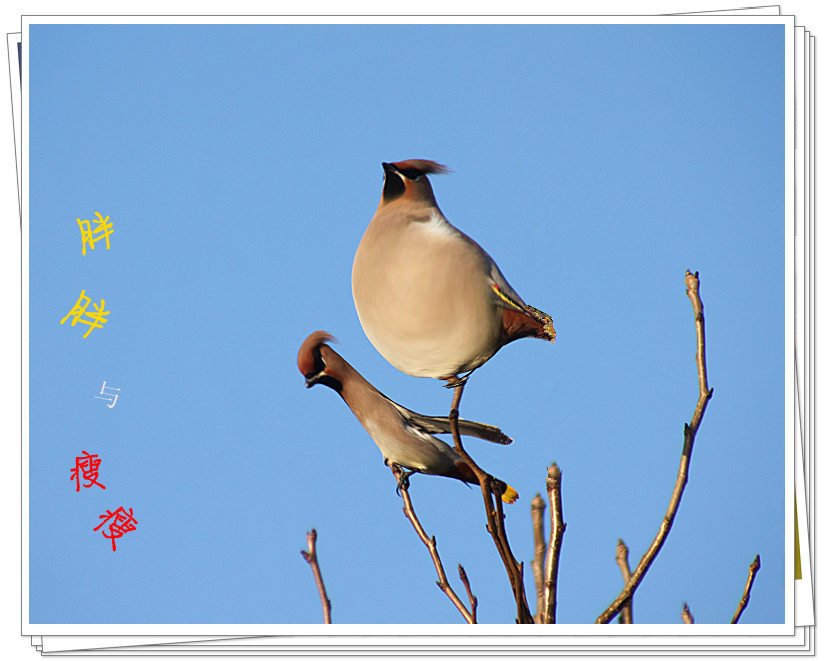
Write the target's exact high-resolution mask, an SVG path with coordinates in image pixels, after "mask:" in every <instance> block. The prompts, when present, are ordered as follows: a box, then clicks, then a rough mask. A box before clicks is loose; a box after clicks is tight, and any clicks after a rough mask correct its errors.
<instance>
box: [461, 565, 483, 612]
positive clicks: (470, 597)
mask: <svg viewBox="0 0 826 661" xmlns="http://www.w3.org/2000/svg"><path fill="white" fill-rule="evenodd" d="M459 578H460V579H462V584H463V585H464V586H465V590H466V591H467V598H468V600H469V601H470V614H471V615H472V616H473V622H476V606H477V605H478V604H479V600H478V599H477V598H476V597H475V596H474V595H473V590H471V589H470V579H469V578H468V577H467V572H466V571H465V568H464V567H462V565H459Z"/></svg>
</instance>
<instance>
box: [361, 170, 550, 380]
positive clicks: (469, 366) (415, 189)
mask: <svg viewBox="0 0 826 661" xmlns="http://www.w3.org/2000/svg"><path fill="white" fill-rule="evenodd" d="M382 167H383V168H384V189H383V191H382V196H381V201H380V202H379V207H378V209H377V210H376V214H375V215H374V216H373V219H372V220H371V221H370V224H369V225H368V226H367V230H366V231H365V232H364V236H362V238H361V242H360V243H359V246H358V249H357V250H356V256H355V259H354V260H353V273H352V288H353V300H354V302H355V304H356V312H357V313H358V317H359V320H360V321H361V326H362V328H363V329H364V333H365V335H367V337H368V339H369V340H370V342H372V344H373V346H374V347H376V349H377V350H378V352H379V353H380V354H381V355H382V356H384V357H385V358H386V359H387V361H388V362H390V364H392V365H393V366H394V367H397V368H398V369H400V370H401V371H402V372H406V373H407V374H411V375H412V376H422V377H432V378H437V379H444V380H447V381H448V385H456V384H458V383H460V382H462V379H459V375H460V374H462V373H464V372H468V373H469V372H472V371H473V370H474V369H476V368H477V367H479V366H480V365H482V364H483V363H485V362H486V361H487V360H489V359H490V358H491V357H492V356H493V355H494V354H495V353H496V352H497V351H499V349H501V348H502V347H503V346H504V345H506V344H508V343H509V342H513V341H514V340H518V339H519V338H522V337H537V338H539V339H543V340H548V341H550V342H553V341H554V339H555V337H556V332H555V330H554V326H553V320H552V319H551V317H550V315H547V314H545V313H544V312H542V311H540V310H537V309H536V308H534V307H531V306H530V305H528V304H527V303H525V302H524V301H523V300H522V299H521V298H520V296H519V294H517V293H516V292H515V291H514V289H513V287H511V286H510V284H508V281H507V280H506V279H505V276H504V275H502V272H501V271H500V270H499V267H498V266H497V265H496V262H494V261H493V259H492V258H491V257H490V255H488V253H486V252H485V251H484V250H483V249H482V247H481V246H480V245H479V244H478V243H476V242H475V241H474V240H473V239H471V238H470V237H469V236H467V235H466V234H464V233H463V232H461V231H459V230H458V229H456V228H455V227H454V226H453V225H451V224H450V223H449V222H448V221H447V219H446V218H445V217H444V215H443V214H442V212H441V210H440V209H439V205H438V204H436V198H435V197H434V195H433V189H432V188H431V186H430V182H429V181H428V179H427V175H428V174H442V173H445V172H447V171H448V170H447V169H446V168H445V167H444V166H442V165H439V164H438V163H434V162H433V161H426V160H420V159H413V160H407V161H400V162H398V163H382ZM468 375H469V374H468ZM464 378H466V377H464Z"/></svg>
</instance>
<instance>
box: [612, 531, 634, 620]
mask: <svg viewBox="0 0 826 661" xmlns="http://www.w3.org/2000/svg"><path fill="white" fill-rule="evenodd" d="M616 561H617V565H618V566H619V569H620V573H621V574H622V580H623V582H624V583H625V584H626V585H628V581H629V580H630V579H631V568H630V567H629V566H628V547H627V546H626V545H625V542H623V541H622V540H621V539H620V540H619V541H618V542H617V557H616ZM632 601H633V600H632V599H629V600H628V601H627V602H626V603H625V606H623V607H622V610H621V611H620V614H619V623H620V624H634V614H633V612H632V610H631V602H632Z"/></svg>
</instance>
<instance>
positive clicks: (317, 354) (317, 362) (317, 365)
mask: <svg viewBox="0 0 826 661" xmlns="http://www.w3.org/2000/svg"><path fill="white" fill-rule="evenodd" d="M313 360H314V363H313V374H319V373H320V372H323V371H324V368H325V367H327V365H326V364H325V363H324V359H323V358H322V357H321V345H319V346H317V347H316V348H315V349H313Z"/></svg>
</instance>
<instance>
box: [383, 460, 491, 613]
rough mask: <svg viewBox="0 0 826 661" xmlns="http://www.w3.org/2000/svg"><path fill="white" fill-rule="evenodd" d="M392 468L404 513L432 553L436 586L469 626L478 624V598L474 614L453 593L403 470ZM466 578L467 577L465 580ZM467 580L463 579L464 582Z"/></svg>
mask: <svg viewBox="0 0 826 661" xmlns="http://www.w3.org/2000/svg"><path fill="white" fill-rule="evenodd" d="M390 468H391V470H392V471H393V475H394V476H395V477H396V483H397V484H398V485H399V490H400V493H401V495H402V500H403V501H404V508H403V509H402V511H403V512H404V515H405V516H406V517H407V518H408V520H409V521H410V523H411V524H412V525H413V529H414V530H415V531H416V534H417V535H418V536H419V539H421V540H422V543H423V544H424V545H425V546H426V547H427V550H428V551H430V557H431V559H432V560H433V565H434V566H435V567H436V575H437V576H438V577H439V580H438V581H436V585H438V586H439V588H440V589H441V590H442V592H444V593H445V594H446V595H447V598H448V599H450V601H452V602H453V605H454V606H456V608H457V609H459V612H460V613H461V614H462V617H463V618H465V621H466V622H467V623H468V624H476V598H475V597H473V595H471V607H472V608H473V612H472V613H471V612H470V611H469V610H468V609H467V607H466V606H465V605H464V604H463V603H462V600H461V599H459V596H458V595H457V594H456V593H455V592H454V591H453V588H452V587H450V583H448V580H447V575H446V574H445V569H444V567H443V566H442V559H441V558H440V557H439V552H438V551H437V550H436V538H435V537H428V536H427V533H426V532H425V531H424V528H422V524H421V523H420V522H419V517H417V516H416V512H415V511H414V510H413V503H412V502H411V500H410V494H409V493H408V491H407V485H406V484H404V483H403V482H402V480H401V477H402V469H401V468H399V467H398V466H397V465H395V464H391V465H390ZM462 574H464V570H462V571H461V573H460V576H461V575H462ZM466 578H467V576H466V575H465V579H466ZM465 579H462V580H463V582H464V580H465ZM465 587H467V588H468V592H470V589H469V588H470V584H469V583H466V584H465Z"/></svg>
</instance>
